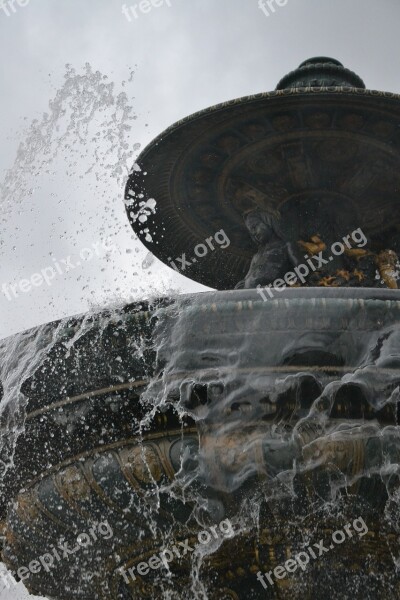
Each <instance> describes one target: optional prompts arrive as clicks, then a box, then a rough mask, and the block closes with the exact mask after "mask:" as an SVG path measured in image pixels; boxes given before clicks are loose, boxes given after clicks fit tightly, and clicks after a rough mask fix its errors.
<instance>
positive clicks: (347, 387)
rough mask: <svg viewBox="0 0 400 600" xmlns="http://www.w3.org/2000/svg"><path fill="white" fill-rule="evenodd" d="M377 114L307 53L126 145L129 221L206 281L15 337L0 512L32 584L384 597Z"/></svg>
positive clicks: (396, 338)
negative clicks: (278, 76)
mask: <svg viewBox="0 0 400 600" xmlns="http://www.w3.org/2000/svg"><path fill="white" fill-rule="evenodd" d="M399 124H400V97H399V96H396V95H395V94H392V93H384V92H376V91H370V90H367V89H365V85H364V83H363V81H362V80H361V79H360V78H359V77H358V76H357V75H356V74H355V73H353V72H351V71H349V70H348V69H346V68H344V67H343V65H342V64H341V63H340V62H338V61H337V60H334V59H330V58H325V57H319V58H314V59H311V60H308V61H306V62H304V63H302V64H301V65H300V67H299V68H298V69H296V70H295V71H293V72H292V73H290V74H289V75H287V76H286V77H284V78H283V79H282V80H281V82H280V83H279V84H278V86H277V89H276V91H275V92H270V93H262V94H258V95H255V96H251V97H247V98H240V99H238V100H233V101H229V102H226V103H224V104H222V105H219V106H216V107H212V108H209V109H206V110H204V111H201V112H200V113H197V114H195V115H192V116H190V117H188V118H186V119H184V120H183V121H181V122H179V123H176V124H175V125H173V126H172V127H170V128H169V129H168V130H166V131H165V132H164V133H162V134H161V135H160V136H159V137H158V138H157V139H156V140H154V142H152V143H151V144H150V145H149V146H148V147H147V148H146V149H145V150H144V151H143V152H142V154H141V155H140V157H139V159H138V163H137V165H136V166H135V169H134V171H133V172H132V174H131V176H130V178H129V181H128V183H127V187H126V194H125V203H126V206H127V213H128V217H129V219H130V221H131V224H132V227H133V228H134V230H135V232H136V233H137V235H138V236H139V238H140V239H141V241H142V242H143V244H144V245H145V246H146V247H147V248H148V249H149V250H150V251H151V252H153V253H154V254H155V255H156V256H157V257H158V258H160V259H161V260H162V261H163V262H165V263H166V264H168V265H169V266H172V267H173V268H175V269H176V270H179V271H180V272H182V273H183V274H184V275H187V276H188V277H190V278H192V279H194V280H196V281H198V282H200V283H203V284H205V285H208V286H210V287H212V288H215V289H216V290H218V291H214V292H207V293H202V294H196V295H187V296H181V297H178V298H164V299H160V300H159V301H155V302H152V303H147V302H143V303H137V304H134V305H129V306H126V307H125V308H124V309H122V310H113V311H103V312H101V313H99V314H94V315H90V316H87V317H76V318H72V319H69V320H66V321H63V322H60V323H53V324H50V325H48V326H46V327H44V328H41V329H40V330H35V332H27V333H26V334H24V335H25V338H24V337H23V338H22V343H24V340H25V341H26V340H28V339H30V340H31V339H32V336H34V337H35V340H36V342H35V343H37V344H38V348H39V347H40V348H46V351H45V353H44V357H43V360H41V361H40V364H39V365H38V366H37V368H35V370H34V372H33V373H32V374H30V376H29V377H28V378H26V379H25V380H24V382H23V385H22V386H21V389H20V394H21V398H22V399H23V402H22V404H23V406H22V409H23V410H22V409H21V406H20V405H19V409H18V410H19V411H20V412H21V410H22V412H23V427H20V428H19V431H18V435H17V436H13V435H11V434H10V432H12V431H13V429H15V427H16V421H17V419H16V416H15V413H16V409H15V406H13V405H12V404H11V405H10V404H8V405H7V406H5V407H4V408H3V413H2V424H1V434H2V442H3V447H2V465H6V464H7V468H3V483H2V497H1V498H2V515H1V518H2V519H3V529H4V547H3V561H4V562H5V563H6V565H7V567H8V568H9V569H10V571H11V572H12V573H13V574H14V576H15V577H16V578H17V579H22V580H23V581H24V584H25V585H26V587H27V588H28V589H29V590H30V591H31V592H32V593H34V594H41V595H44V596H46V597H48V598H54V599H60V600H69V599H71V598H82V599H85V600H95V599H96V600H97V599H99V600H109V599H110V600H114V599H121V600H124V599H127V600H128V599H134V598H160V599H162V598H187V599H193V598H201V599H205V598H209V599H210V600H247V599H258V598H277V599H286V598H291V599H292V598H295V599H296V598H302V599H308V598H309V599H315V598H317V599H320V598H325V597H327V596H328V595H329V597H332V598H367V599H368V598H375V597H378V598H381V597H382V598H383V597H386V596H391V597H400V583H399V579H398V577H397V571H396V568H397V567H396V565H397V564H398V560H399V551H400V548H399V525H398V523H399V519H398V517H399V515H400V478H399V464H400V431H399V428H398V417H399V410H398V402H399V383H400V327H399V323H400V296H399V292H398V290H397V287H398V280H399V278H400V275H399V264H398V262H399V261H398V257H399V256H400V210H399V203H398V193H399V190H400V168H399V167H400V129H399ZM13 437H15V438H16V439H15V443H11V441H10V440H11V439H13ZM5 457H6V458H7V460H6V459H5ZM7 461H8V462H7ZM103 533H104V535H103ZM65 544H67V547H68V549H69V550H68V551H67V550H66V546H65ZM174 548H175V550H174ZM63 549H64V553H63ZM74 549H75V550H74ZM179 549H180V551H178V550H179ZM73 550H74V551H73ZM168 552H169V554H168ZM62 553H63V554H62ZM162 553H164V554H162ZM57 554H58V555H60V554H62V556H60V559H58V558H57V556H56V555H57ZM44 555H46V558H43V557H44ZM162 556H163V557H164V560H162V558H161V557H162ZM51 557H53V558H51Z"/></svg>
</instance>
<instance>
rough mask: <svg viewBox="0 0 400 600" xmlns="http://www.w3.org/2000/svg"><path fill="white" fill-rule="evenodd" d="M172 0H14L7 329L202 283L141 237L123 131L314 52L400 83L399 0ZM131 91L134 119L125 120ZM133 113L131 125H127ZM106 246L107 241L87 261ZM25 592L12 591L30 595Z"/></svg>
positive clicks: (239, 87) (0, 166)
mask: <svg viewBox="0 0 400 600" xmlns="http://www.w3.org/2000/svg"><path fill="white" fill-rule="evenodd" d="M15 2H16V0H15ZM24 2H25V3H26V2H27V0H24ZM24 2H23V3H24ZM136 3H137V0H128V1H127V2H126V5H127V6H130V5H132V6H133V5H135V4H136ZM170 3H171V7H168V6H167V4H166V3H165V2H164V4H163V5H162V6H160V7H158V8H155V7H154V8H152V10H151V11H150V12H148V13H146V14H145V13H140V11H138V18H136V19H135V18H134V17H132V18H131V21H128V19H127V18H126V17H125V16H124V15H123V13H122V4H123V3H122V2H121V1H120V0H29V1H28V3H27V6H18V4H15V9H16V11H15V13H14V12H13V11H12V8H10V2H9V1H8V0H0V6H1V5H2V4H3V5H4V6H5V8H4V9H3V10H1V9H0V49H1V56H2V61H1V62H2V66H1V71H0V89H1V94H0V105H1V113H0V114H1V115H2V119H1V120H0V134H1V139H2V144H1V147H0V181H3V184H2V185H1V190H2V198H1V201H0V203H1V204H0V338H1V337H5V336H7V335H11V334H12V333H15V332H18V331H22V330H24V329H27V328H29V327H32V326H34V325H38V324H40V323H43V322H46V321H50V320H53V319H57V318H62V317H65V316H67V315H72V314H76V313H81V312H86V311H88V310H90V309H91V308H93V307H99V306H106V305H107V304H110V303H116V302H117V303H123V302H125V301H128V300H132V299H133V298H143V297H148V296H149V294H164V293H166V292H167V291H168V290H171V289H174V290H177V291H188V290H192V291H198V290H201V289H204V288H202V287H201V286H200V285H197V284H195V283H193V282H190V281H188V280H186V279H185V278H183V277H181V276H179V275H178V274H176V273H175V272H174V271H172V270H171V269H168V268H167V267H165V266H163V265H162V264H161V263H160V262H159V261H157V260H155V261H154V262H152V261H151V258H150V257H149V256H148V253H147V251H146V250H144V249H143V248H142V247H141V246H140V244H139V243H138V242H137V241H136V240H135V238H134V236H133V235H132V231H131V229H130V226H129V224H128V220H127V218H126V216H125V212H124V205H123V201H122V198H123V185H122V179H123V177H124V173H122V174H121V175H120V177H119V179H118V178H115V177H114V176H113V172H114V171H115V165H116V164H117V163H118V161H119V162H120V163H124V162H125V163H128V167H130V166H131V165H132V164H133V162H134V160H133V157H131V156H128V157H127V156H124V155H121V152H122V148H121V146H122V145H123V144H124V143H126V145H127V146H126V148H128V149H132V150H133V149H134V148H136V150H135V153H136V154H137V148H138V146H135V144H140V146H141V148H143V147H144V145H146V144H147V143H148V142H149V141H150V140H151V139H152V138H153V137H154V136H156V135H157V134H158V133H160V132H161V131H162V130H163V129H164V128H166V127H167V126H168V125H170V124H171V123H172V122H174V121H176V120H178V119H180V118H182V117H184V116H186V115H187V114H189V113H192V112H195V111H197V110H199V109H202V108H204V107H206V106H209V105H212V104H216V103H218V102H221V101H224V100H227V99H230V98H235V97H238V96H243V95H248V94H253V93H257V92H261V91H268V90H272V89H274V87H275V85H276V83H277V82H278V81H279V79H280V78H281V77H282V75H283V74H285V73H286V72H288V71H290V70H292V69H294V68H295V67H296V66H297V65H298V64H299V63H300V62H302V61H303V60H304V59H306V58H309V57H311V56H316V55H328V56H333V57H336V58H338V59H339V60H341V61H342V62H343V63H344V64H345V66H347V67H349V68H351V69H353V70H355V71H356V72H357V73H359V75H360V76H361V77H362V78H363V79H364V81H365V82H366V85H367V87H368V88H373V89H385V90H390V91H394V92H398V93H400V78H399V71H400V69H399V64H398V63H399V57H400V36H399V32H398V30H399V23H400V2H399V0H352V1H351V2H349V1H348V0H334V1H332V0H288V2H287V4H286V6H282V7H278V6H277V8H276V12H275V13H273V14H271V15H270V16H269V17H267V16H265V15H264V14H263V13H262V12H261V10H260V9H259V7H258V0H170ZM7 13H9V16H7ZM86 63H89V65H90V69H91V70H90V71H88V70H87V69H88V67H85V64H86ZM67 64H68V65H70V67H68V69H69V70H68V72H67V67H66V65H67ZM71 68H73V69H74V70H75V72H74V73H72V72H71V70H70V69H71ZM96 71H99V72H100V73H101V76H100V75H97V76H96V75H93V74H95V73H96ZM85 73H86V78H83V79H82V76H84V74H85ZM66 74H67V79H65V76H66ZM101 83H103V84H106V83H114V88H113V89H112V90H110V88H107V90H108V91H107V92H106V91H105V90H104V89H103V88H102V87H101ZM60 90H62V91H61V92H60ZM57 92H58V95H57ZM121 92H125V93H126V95H127V100H124V99H123V97H121V96H119V102H120V105H119V106H118V107H117V108H115V105H114V106H113V105H110V101H111V98H114V99H116V98H118V95H119V94H120V93H121ZM54 99H56V102H55V103H53V104H52V107H51V108H50V109H49V102H50V101H54ZM107 103H108V106H106V104H107ZM127 104H128V105H130V106H131V107H132V112H131V113H130V114H131V115H133V114H134V115H135V117H136V118H135V119H132V120H129V119H128V118H127V116H125V118H124V117H121V115H122V114H123V111H124V110H125V115H126V114H127V113H126V105H127ZM71 105H72V106H73V107H75V109H76V111H77V113H78V114H80V115H81V116H82V117H87V118H88V119H87V121H85V122H84V127H83V128H82V127H81V126H80V129H79V131H78V128H77V127H75V126H74V125H73V124H71V122H70V121H68V118H69V117H68V114H66V115H64V117H62V116H60V114H59V112H62V111H63V110H64V109H65V107H66V106H70V107H71ZM100 109H101V110H100ZM45 112H47V113H48V115H49V116H48V117H47V118H45V119H43V113H45ZM90 114H92V117H90V119H89V115H90ZM128 116H129V115H128ZM35 119H36V120H37V122H36V123H35V124H34V125H33V130H31V133H30V134H28V133H27V131H28V130H29V129H30V127H31V123H32V122H33V121H34V120H35ZM66 123H67V125H68V124H69V125H72V126H71V127H70V129H69V130H68V131H66V132H65V131H64V129H63V128H65V127H66ZM124 123H130V124H131V125H132V129H131V130H130V131H129V132H127V133H125V134H124V132H123V130H121V125H123V124H124ZM75 124H76V123H75ZM74 127H75V128H74ZM85 127H86V129H85ZM32 131H33V133H32ZM82 132H83V134H82ZM78 133H80V135H81V139H80V140H79V139H78ZM64 134H65V135H64ZM63 135H64V137H63ZM21 143H25V146H24V147H23V148H22V149H20V151H19V154H18V157H17V151H18V148H19V147H20V144H21ZM124 151H125V152H126V153H128V152H129V150H127V149H125V150H124ZM51 156H52V157H53V161H52V163H51V164H49V163H48V160H49V158H50V157H51ZM102 163H104V166H103V165H102ZM7 171H8V177H7V180H5V177H6V173H7ZM88 171H90V172H88ZM5 181H6V183H4V182H5ZM107 237H109V238H110V239H109V241H108V242H107V245H108V247H112V250H111V251H108V250H106V249H104V247H103V246H102V244H103V242H104V240H105V239H106V238H107ZM96 243H97V244H100V246H97V248H98V249H99V251H98V254H97V255H94V256H93V258H92V259H91V260H86V261H85V260H83V261H79V258H78V257H79V255H80V253H81V252H82V250H83V249H85V248H90V247H91V245H92V244H96ZM84 254H85V253H84ZM68 256H71V260H73V264H74V265H75V263H76V262H78V261H79V262H82V264H81V265H79V266H75V268H74V269H73V270H70V271H69V272H68V273H65V272H64V270H63V271H62V273H57V276H56V277H55V278H54V279H53V280H52V281H51V282H50V284H51V285H47V284H46V283H45V282H44V283H43V284H42V285H38V286H37V287H33V289H32V290H30V291H28V292H19V294H18V297H17V298H15V297H13V296H11V300H9V299H8V298H7V296H6V294H5V293H4V292H2V291H1V286H2V285H3V284H7V285H8V284H14V285H15V284H16V282H19V281H20V280H21V279H29V278H30V277H31V276H32V275H33V274H34V273H40V272H41V271H42V270H43V269H46V268H48V267H50V266H52V265H54V264H55V261H57V263H58V264H63V263H62V262H61V260H62V259H64V260H66V259H67V257H68ZM85 256H86V254H85ZM60 270H61V269H60ZM1 587H2V584H1V582H0V589H1ZM17 590H20V586H18V588H15V590H13V591H12V592H11V591H9V590H5V591H3V592H0V599H1V600H3V599H5V598H7V599H8V598H23V597H24V595H22V592H20V591H17ZM14 591H15V595H13V594H14Z"/></svg>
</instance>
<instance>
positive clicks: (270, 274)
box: [236, 209, 297, 289]
mask: <svg viewBox="0 0 400 600" xmlns="http://www.w3.org/2000/svg"><path fill="white" fill-rule="evenodd" d="M244 221H245V223H246V227H247V229H248V231H249V233H250V236H251V238H252V240H253V241H254V242H255V243H256V244H257V245H258V248H259V249H258V252H257V253H256V254H255V255H254V257H253V259H252V261H251V264H250V268H249V271H248V273H247V275H246V277H245V278H244V279H243V280H242V281H240V282H239V283H238V284H237V286H236V289H238V288H245V289H249V288H256V287H257V286H258V285H268V284H270V283H272V282H273V281H274V280H275V279H277V278H278V277H281V276H282V275H284V274H285V273H286V272H287V271H290V270H291V269H292V268H293V266H295V265H296V264H297V260H296V258H295V256H294V253H293V251H292V248H291V244H290V243H289V242H286V241H285V240H284V239H283V236H282V234H281V232H280V229H279V216H278V215H277V214H276V213H273V212H267V211H266V210H262V209H254V210H252V211H250V212H249V213H247V214H246V216H245V217H244Z"/></svg>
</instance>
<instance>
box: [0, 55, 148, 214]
mask: <svg viewBox="0 0 400 600" xmlns="http://www.w3.org/2000/svg"><path fill="white" fill-rule="evenodd" d="M64 79H65V82H64V85H63V86H62V87H61V89H59V90H58V91H57V93H56V95H55V97H54V98H53V100H51V101H50V102H49V111H48V112H46V113H44V114H43V116H42V118H41V119H35V120H34V121H32V123H31V125H30V128H29V129H28V130H27V131H26V132H25V134H24V141H23V142H21V144H20V146H19V148H18V151H17V155H16V158H15V161H14V164H13V166H12V167H11V168H10V169H9V170H8V171H7V173H6V175H5V178H4V180H3V182H2V183H1V184H0V191H1V197H2V211H1V212H2V219H5V217H6V216H7V215H8V214H9V213H10V211H11V210H14V209H15V208H16V207H21V208H22V206H23V205H24V203H26V200H27V198H28V197H30V196H32V194H33V193H34V192H35V190H36V189H37V186H38V185H39V176H40V175H45V176H46V177H47V178H48V177H50V176H51V175H52V174H54V173H53V172H52V171H51V167H52V165H53V164H54V163H55V161H56V159H57V158H60V157H62V159H63V162H64V168H65V172H66V174H67V175H72V176H73V177H75V178H76V177H79V178H81V179H83V178H84V177H85V176H87V175H88V174H89V173H93V174H94V175H95V178H96V180H97V181H98V182H107V181H109V180H110V178H112V179H115V180H116V182H117V184H118V185H119V186H122V184H123V182H124V180H125V178H126V176H127V175H128V174H129V172H130V170H131V167H132V162H133V158H132V157H133V156H134V154H135V153H136V152H137V151H138V150H139V148H140V144H137V143H136V144H135V143H133V142H132V140H131V139H130V134H131V131H132V125H133V122H134V121H135V120H136V118H137V117H136V115H135V114H134V112H133V108H132V106H130V105H129V102H128V97H127V95H126V93H125V92H124V91H121V92H117V91H116V89H115V87H116V86H115V84H114V83H113V82H110V81H109V80H108V77H107V76H106V75H103V74H102V73H100V72H99V71H93V70H92V68H91V66H90V65H89V64H86V66H85V70H84V73H83V74H79V73H77V72H76V71H75V69H73V68H72V67H71V66H70V65H67V71H66V74H65V76H64ZM82 165H83V170H82V171H81V172H80V169H82Z"/></svg>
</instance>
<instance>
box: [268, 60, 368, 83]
mask: <svg viewBox="0 0 400 600" xmlns="http://www.w3.org/2000/svg"><path fill="white" fill-rule="evenodd" d="M305 87H352V88H363V89H365V84H364V82H363V80H362V79H361V78H360V77H359V76H358V75H357V74H356V73H353V71H350V70H349V69H346V68H345V67H344V66H343V65H342V63H341V62H339V61H338V60H336V59H334V58H328V57H326V56H317V57H315V58H309V59H308V60H305V61H304V62H302V63H301V65H300V66H299V68H298V69H296V70H295V71H292V72H291V73H289V74H288V75H285V77H283V79H281V81H280V82H279V83H278V85H277V87H276V89H277V90H284V89H289V88H305Z"/></svg>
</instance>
